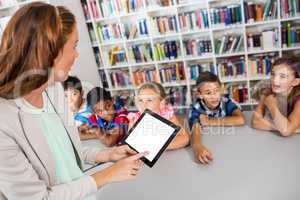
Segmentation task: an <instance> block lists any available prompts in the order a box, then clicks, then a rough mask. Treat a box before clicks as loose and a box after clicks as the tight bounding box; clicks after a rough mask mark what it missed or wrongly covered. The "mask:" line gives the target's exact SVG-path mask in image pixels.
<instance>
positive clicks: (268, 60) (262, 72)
mask: <svg viewBox="0 0 300 200" xmlns="http://www.w3.org/2000/svg"><path fill="white" fill-rule="evenodd" d="M276 58H277V56H275V55H256V56H255V57H253V58H249V60H248V66H249V69H250V75H251V77H259V76H267V75H269V74H270V71H271V67H272V64H273V63H274V62H275V59H276Z"/></svg>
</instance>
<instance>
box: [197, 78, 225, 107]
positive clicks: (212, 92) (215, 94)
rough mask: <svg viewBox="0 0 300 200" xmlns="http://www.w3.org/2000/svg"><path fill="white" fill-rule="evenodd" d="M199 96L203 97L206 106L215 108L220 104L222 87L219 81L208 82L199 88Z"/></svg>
mask: <svg viewBox="0 0 300 200" xmlns="http://www.w3.org/2000/svg"><path fill="white" fill-rule="evenodd" d="M198 92H199V97H200V98H201V99H203V101H204V103H205V104H206V106H207V107H208V108H210V109H215V108H216V107H217V106H219V104H220V100H221V88H220V84H219V83H217V82H207V83H203V84H202V85H200V87H199V88H198Z"/></svg>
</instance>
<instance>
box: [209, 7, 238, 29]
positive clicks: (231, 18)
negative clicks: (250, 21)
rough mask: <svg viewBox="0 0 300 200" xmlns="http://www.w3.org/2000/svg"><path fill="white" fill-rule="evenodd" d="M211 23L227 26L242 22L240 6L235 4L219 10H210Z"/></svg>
mask: <svg viewBox="0 0 300 200" xmlns="http://www.w3.org/2000/svg"><path fill="white" fill-rule="evenodd" d="M210 16H211V23H212V24H213V25H222V26H224V25H225V26H228V25H232V24H236V23H241V22H242V11H241V5H239V4H235V5H230V6H226V7H221V8H212V9H210Z"/></svg>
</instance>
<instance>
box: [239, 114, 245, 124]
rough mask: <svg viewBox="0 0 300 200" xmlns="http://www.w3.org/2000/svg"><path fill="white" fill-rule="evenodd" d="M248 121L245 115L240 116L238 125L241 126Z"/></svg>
mask: <svg viewBox="0 0 300 200" xmlns="http://www.w3.org/2000/svg"><path fill="white" fill-rule="evenodd" d="M245 123H246V120H245V117H244V116H243V117H240V119H239V121H238V125H239V126H244V125H245Z"/></svg>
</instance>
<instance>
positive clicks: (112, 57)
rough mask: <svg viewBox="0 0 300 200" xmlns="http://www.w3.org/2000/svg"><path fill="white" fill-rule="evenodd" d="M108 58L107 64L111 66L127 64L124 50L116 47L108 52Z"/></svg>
mask: <svg viewBox="0 0 300 200" xmlns="http://www.w3.org/2000/svg"><path fill="white" fill-rule="evenodd" d="M108 56H109V58H108V59H109V64H110V65H111V66H113V65H116V64H120V63H125V62H127V56H126V52H125V50H124V48H121V47H118V46H117V47H113V48H111V49H110V51H109V52H108Z"/></svg>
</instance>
